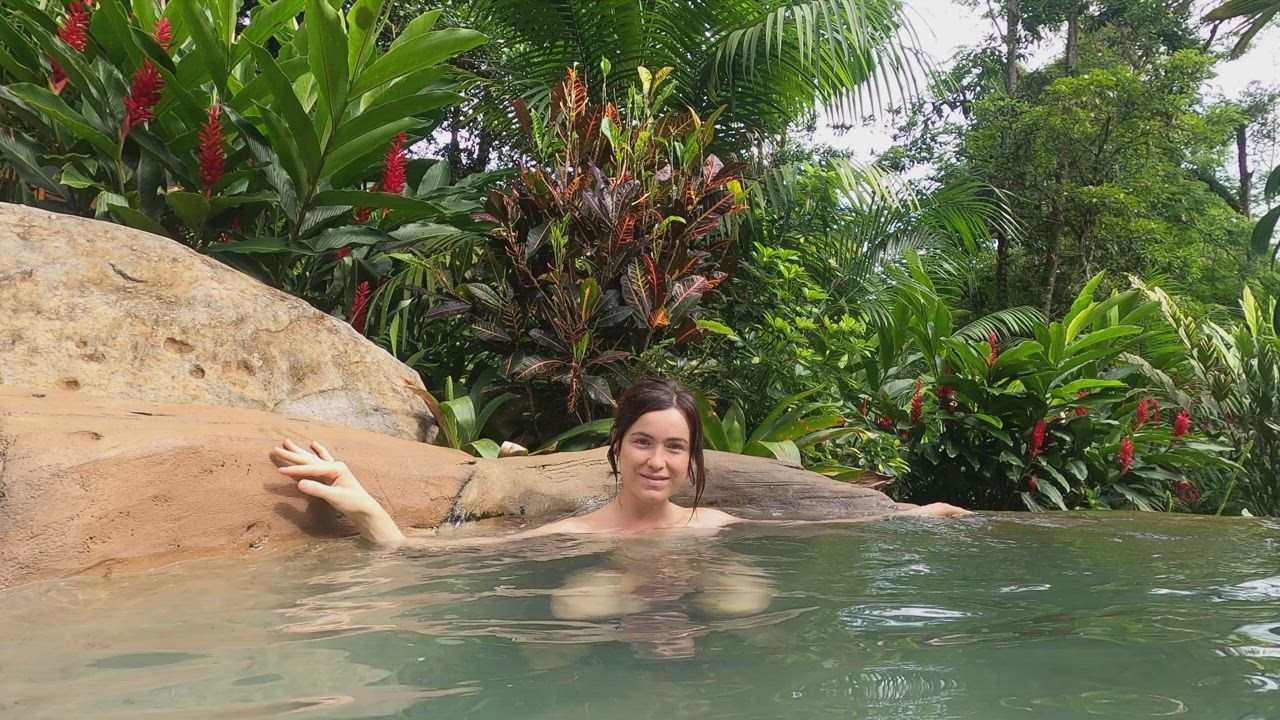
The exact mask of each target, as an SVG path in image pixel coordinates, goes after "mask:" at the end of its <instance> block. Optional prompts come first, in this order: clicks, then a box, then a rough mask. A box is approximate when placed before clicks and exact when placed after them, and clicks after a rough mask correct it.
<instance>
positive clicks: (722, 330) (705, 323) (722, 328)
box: [697, 320, 741, 340]
mask: <svg viewBox="0 0 1280 720" xmlns="http://www.w3.org/2000/svg"><path fill="white" fill-rule="evenodd" d="M697 325H698V327H699V328H701V329H702V330H706V331H707V332H709V333H712V334H714V335H723V336H725V337H728V338H732V339H734V340H741V338H739V337H738V334H737V333H735V332H734V331H733V329H732V328H730V327H729V326H728V325H725V324H724V323H719V322H716V321H715V320H698V321H697Z"/></svg>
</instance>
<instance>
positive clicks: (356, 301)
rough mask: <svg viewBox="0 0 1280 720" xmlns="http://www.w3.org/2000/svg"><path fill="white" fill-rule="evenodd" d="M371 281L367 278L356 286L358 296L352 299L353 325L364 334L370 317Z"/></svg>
mask: <svg viewBox="0 0 1280 720" xmlns="http://www.w3.org/2000/svg"><path fill="white" fill-rule="evenodd" d="M371 294H372V293H371V292H370V290H369V281H368V280H365V281H364V282H362V283H360V285H359V287H357V288H356V296H355V298H353V299H352V301H351V327H353V328H355V329H356V332H358V333H360V334H361V335H363V334H364V325H365V322H367V321H368V319H369V295H371Z"/></svg>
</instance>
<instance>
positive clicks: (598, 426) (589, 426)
mask: <svg viewBox="0 0 1280 720" xmlns="http://www.w3.org/2000/svg"><path fill="white" fill-rule="evenodd" d="M612 428H613V418H605V419H603V420H592V421H591V422H589V423H584V424H582V425H579V426H577V427H575V428H571V429H569V430H566V431H564V432H562V433H560V434H559V435H557V436H555V437H553V438H551V439H550V440H548V441H547V443H546V444H545V445H543V446H542V447H540V448H538V449H537V450H535V451H533V452H532V453H530V454H532V455H542V454H544V453H549V452H555V449H556V448H557V447H558V446H559V445H560V444H561V443H563V442H565V441H567V440H572V439H574V438H578V437H582V436H590V435H600V436H608V434H609V431H610V430H611V429H612Z"/></svg>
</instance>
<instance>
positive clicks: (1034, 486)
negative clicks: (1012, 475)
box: [1027, 473, 1040, 492]
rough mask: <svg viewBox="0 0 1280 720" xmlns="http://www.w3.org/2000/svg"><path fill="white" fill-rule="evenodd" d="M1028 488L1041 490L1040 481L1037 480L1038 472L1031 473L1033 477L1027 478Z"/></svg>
mask: <svg viewBox="0 0 1280 720" xmlns="http://www.w3.org/2000/svg"><path fill="white" fill-rule="evenodd" d="M1027 490H1029V491H1031V492H1037V491H1038V490H1040V483H1038V482H1036V474H1035V473H1031V477H1029V478H1027Z"/></svg>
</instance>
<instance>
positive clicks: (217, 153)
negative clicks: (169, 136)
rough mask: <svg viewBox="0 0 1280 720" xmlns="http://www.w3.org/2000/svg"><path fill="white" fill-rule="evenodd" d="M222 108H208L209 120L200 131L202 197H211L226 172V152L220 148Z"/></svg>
mask: <svg viewBox="0 0 1280 720" xmlns="http://www.w3.org/2000/svg"><path fill="white" fill-rule="evenodd" d="M222 140H223V138H222V106H220V105H218V104H216V103H215V104H214V105H212V106H210V107H209V119H208V120H206V121H205V123H204V127H203V128H201V129H200V150H199V161H200V180H201V181H203V182H204V196H205V197H206V198H207V197H211V196H212V195H213V187H214V186H215V185H217V184H218V180H219V179H221V178H222V173H223V172H225V171H226V161H227V151H226V150H225V149H224V148H223V147H222Z"/></svg>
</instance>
